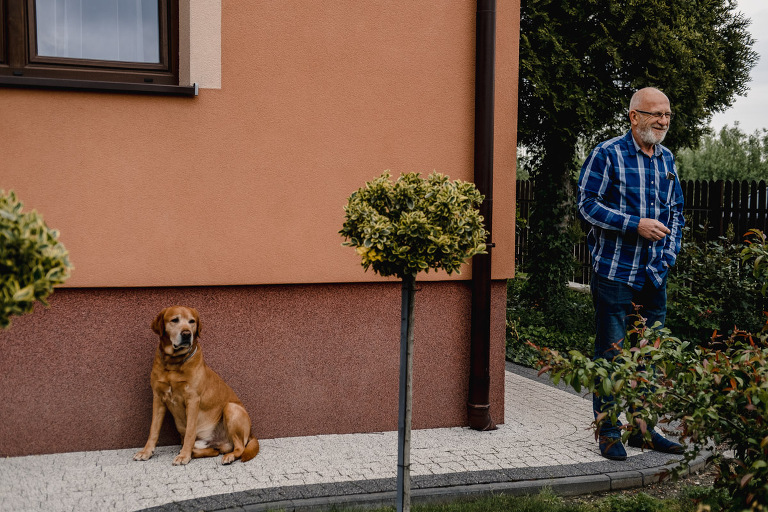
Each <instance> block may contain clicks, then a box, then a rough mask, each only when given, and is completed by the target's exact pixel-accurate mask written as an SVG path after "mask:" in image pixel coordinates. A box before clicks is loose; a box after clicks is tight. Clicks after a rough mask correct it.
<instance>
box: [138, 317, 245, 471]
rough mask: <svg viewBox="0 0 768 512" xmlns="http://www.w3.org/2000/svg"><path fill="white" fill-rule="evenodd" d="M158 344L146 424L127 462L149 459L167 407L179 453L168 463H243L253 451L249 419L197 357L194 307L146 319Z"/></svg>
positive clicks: (197, 322) (229, 390)
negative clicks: (179, 442)
mask: <svg viewBox="0 0 768 512" xmlns="http://www.w3.org/2000/svg"><path fill="white" fill-rule="evenodd" d="M152 330H153V331H155V332H156V333H157V334H158V335H159V336H160V343H159V345H158V347H157V352H156V354H155V362H154V364H153V365H152V376H151V378H150V383H151V385H152V397H153V398H152V425H151V426H150V427H149V438H148V439H147V444H146V445H145V446H144V449H143V450H141V451H139V452H137V453H136V455H134V456H133V460H147V459H149V458H150V457H152V454H153V453H154V451H155V446H156V445H157V438H158V436H159V435H160V427H161V426H162V424H163V419H164V418H165V411H166V410H169V411H171V415H172V416H173V420H174V421H175V422H176V429H177V430H178V431H179V434H181V437H182V439H183V444H182V446H181V451H180V452H179V454H178V455H177V456H176V458H175V459H173V465H174V466H177V465H180V464H187V463H188V462H189V461H190V459H191V458H192V457H195V458H198V457H215V456H217V455H218V454H219V453H223V454H224V455H223V457H222V458H221V463H222V464H230V463H232V462H233V461H234V460H235V459H237V458H239V459H240V460H242V461H243V462H247V461H249V460H251V459H252V458H254V457H255V456H256V454H257V453H259V441H258V440H257V439H256V438H255V437H254V436H253V433H252V432H251V419H250V418H249V417H248V413H247V412H246V410H245V407H243V404H242V402H240V399H238V398H237V395H235V392H234V391H232V388H230V387H229V386H228V385H227V384H226V383H225V382H224V381H223V380H222V379H221V377H219V376H218V375H217V374H216V372H214V371H213V370H211V369H210V368H209V367H208V365H207V364H205V361H203V351H202V349H201V348H200V344H199V338H200V330H201V326H200V317H199V316H198V314H197V311H196V310H195V309H194V308H187V307H183V306H174V307H170V308H165V309H164V310H162V311H161V312H160V313H159V314H158V315H157V318H155V320H154V321H153V322H152Z"/></svg>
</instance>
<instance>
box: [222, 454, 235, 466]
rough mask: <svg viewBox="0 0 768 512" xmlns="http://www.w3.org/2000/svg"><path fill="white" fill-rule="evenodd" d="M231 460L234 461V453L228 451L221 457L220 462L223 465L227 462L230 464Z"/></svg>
mask: <svg viewBox="0 0 768 512" xmlns="http://www.w3.org/2000/svg"><path fill="white" fill-rule="evenodd" d="M233 462H235V455H234V454H233V453H232V452H229V453H225V454H224V455H223V456H222V457H221V463H222V464H223V465H225V466H226V465H227V464H232V463H233Z"/></svg>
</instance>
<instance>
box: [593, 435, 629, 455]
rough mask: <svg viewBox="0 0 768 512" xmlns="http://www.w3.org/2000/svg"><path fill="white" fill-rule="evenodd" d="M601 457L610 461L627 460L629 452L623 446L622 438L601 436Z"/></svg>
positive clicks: (599, 440)
mask: <svg viewBox="0 0 768 512" xmlns="http://www.w3.org/2000/svg"><path fill="white" fill-rule="evenodd" d="M598 442H599V446H600V455H602V456H603V457H605V458H606V459H610V460H627V451H626V450H625V449H624V445H623V444H621V438H620V437H613V436H600V437H599V438H598Z"/></svg>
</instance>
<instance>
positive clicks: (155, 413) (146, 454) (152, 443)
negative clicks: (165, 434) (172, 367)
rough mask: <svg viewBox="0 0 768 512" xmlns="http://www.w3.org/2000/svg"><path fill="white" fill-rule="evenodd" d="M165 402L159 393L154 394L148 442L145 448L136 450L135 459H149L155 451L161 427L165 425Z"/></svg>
mask: <svg viewBox="0 0 768 512" xmlns="http://www.w3.org/2000/svg"><path fill="white" fill-rule="evenodd" d="M165 409H166V408H165V403H164V402H163V401H162V399H161V398H160V397H159V396H157V394H154V393H153V394H152V423H151V424H150V426H149V437H148V438H147V444H145V445H144V449H143V450H140V451H138V452H136V455H134V456H133V460H149V458H150V457H152V454H153V453H155V447H156V446H157V439H158V437H160V427H162V426H163V419H164V418H165Z"/></svg>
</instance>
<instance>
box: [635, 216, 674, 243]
mask: <svg viewBox="0 0 768 512" xmlns="http://www.w3.org/2000/svg"><path fill="white" fill-rule="evenodd" d="M670 233H671V231H670V230H669V228H667V226H665V225H664V224H662V223H661V222H659V221H657V220H656V219H640V222H639V223H638V224H637V234H638V235H640V236H641V237H643V238H645V239H646V240H650V241H651V242H656V241H657V240H661V239H662V238H664V237H665V236H667V235H668V234H670Z"/></svg>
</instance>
